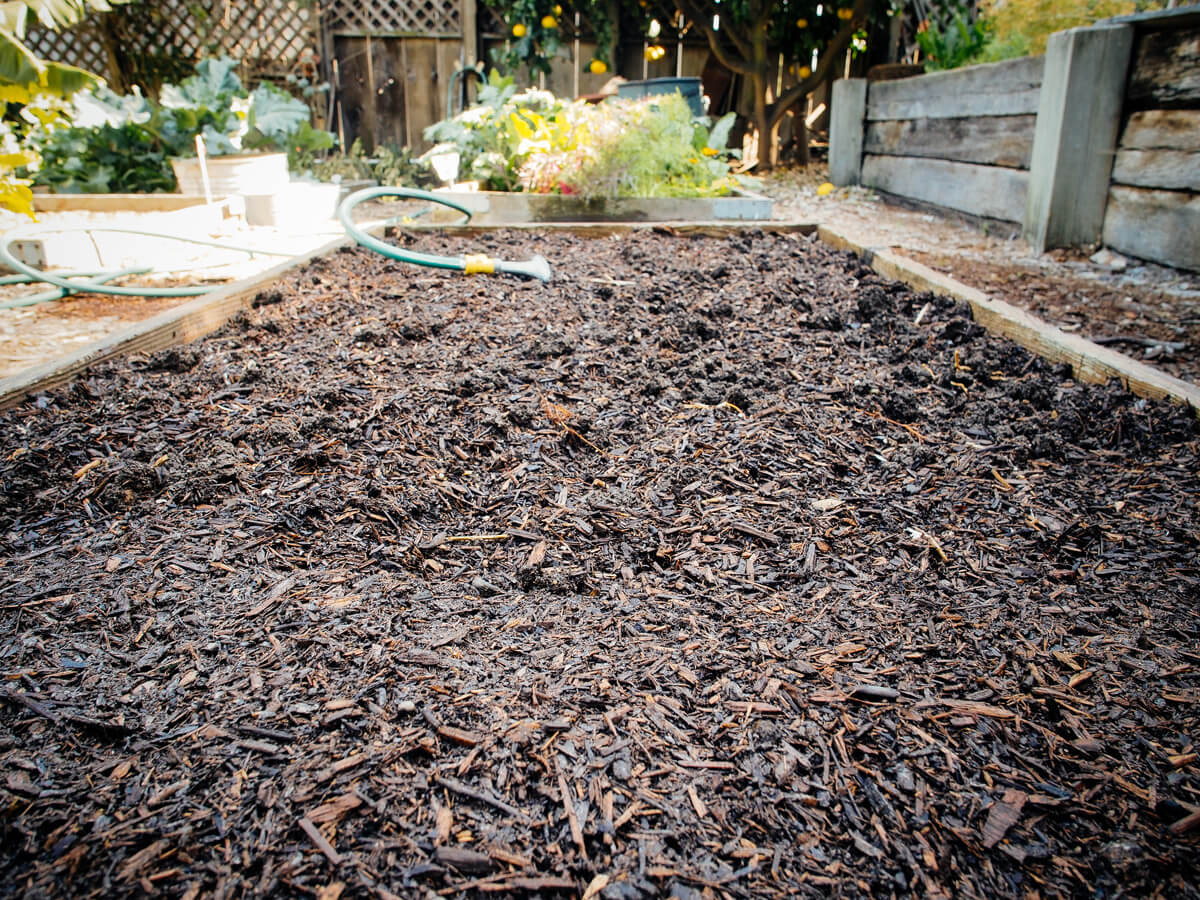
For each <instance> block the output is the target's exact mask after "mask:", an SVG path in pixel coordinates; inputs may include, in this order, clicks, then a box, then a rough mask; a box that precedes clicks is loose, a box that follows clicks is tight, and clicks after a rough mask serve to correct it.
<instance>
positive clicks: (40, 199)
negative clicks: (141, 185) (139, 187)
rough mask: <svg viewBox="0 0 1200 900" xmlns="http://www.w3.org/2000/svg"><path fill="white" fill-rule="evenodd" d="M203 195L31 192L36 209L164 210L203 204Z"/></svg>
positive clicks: (62, 210) (40, 210)
mask: <svg viewBox="0 0 1200 900" xmlns="http://www.w3.org/2000/svg"><path fill="white" fill-rule="evenodd" d="M204 203H205V200H204V195H203V194H34V195H33V208H34V210H35V211H36V212H166V211H171V210H176V209H187V208H190V207H193V206H203V205H204Z"/></svg>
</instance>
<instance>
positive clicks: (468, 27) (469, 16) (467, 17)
mask: <svg viewBox="0 0 1200 900" xmlns="http://www.w3.org/2000/svg"><path fill="white" fill-rule="evenodd" d="M478 2H479V0H461V5H460V6H459V12H458V19H459V23H460V25H461V26H462V42H463V67H464V68H468V69H469V68H471V67H472V66H474V65H475V58H476V56H477V55H478V53H479V30H478V27H477V25H476V22H477V18H476V12H477V11H478V6H477V4H478Z"/></svg>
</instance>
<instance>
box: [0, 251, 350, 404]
mask: <svg viewBox="0 0 1200 900" xmlns="http://www.w3.org/2000/svg"><path fill="white" fill-rule="evenodd" d="M349 243H350V239H349V238H348V237H340V238H337V239H335V240H333V241H330V242H328V243H326V244H323V245H321V246H320V247H318V248H316V249H315V250H312V251H310V252H308V253H304V254H301V255H300V256H293V257H291V258H290V259H287V260H285V261H284V262H281V263H279V264H278V265H276V266H272V267H271V268H269V269H267V270H266V271H264V272H260V273H259V274H257V275H253V276H251V277H249V278H244V279H242V280H241V281H235V282H233V283H232V284H228V285H226V286H225V287H222V288H218V289H217V290H215V291H213V292H212V293H209V294H201V295H200V296H198V297H196V298H194V299H193V300H189V301H187V302H186V303H183V304H182V305H180V306H177V307H175V308H174V309H168V310H166V311H165V312H161V313H159V314H158V315H157V316H154V317H152V318H150V319H146V320H145V321H144V322H137V323H135V324H133V325H130V326H129V327H128V328H125V329H122V330H121V331H118V332H117V333H116V334H112V335H109V336H108V337H106V338H103V339H102V340H99V341H96V342H95V343H92V344H89V345H88V346H86V347H84V348H82V349H81V350H78V351H76V352H75V353H72V354H70V355H69V356H65V357H62V358H61V359H57V360H54V361H52V362H49V363H45V364H44V365H40V366H35V367H33V368H32V369H26V370H25V371H23V372H18V373H17V374H16V375H10V376H8V377H7V378H0V409H7V408H8V407H10V406H16V405H17V404H18V403H20V402H21V401H22V400H24V399H25V398H26V397H28V396H29V395H30V394H37V393H40V392H41V391H45V390H49V389H50V388H53V387H58V386H59V385H61V384H66V383H67V382H68V381H71V380H72V379H74V378H75V377H76V376H78V375H81V374H82V373H83V372H85V371H87V369H88V368H89V367H90V366H94V365H96V364H97V363H101V362H105V361H106V360H110V359H114V358H116V357H118V356H126V355H128V354H130V353H153V352H154V351H155V350H162V349H163V348H165V347H171V346H174V345H176V344H185V343H188V342H190V341H194V340H196V338H200V337H204V336H205V335H206V334H211V333H212V332H214V331H216V330H217V329H218V328H220V327H221V326H222V325H224V324H225V323H226V322H228V321H229V319H231V318H232V317H233V316H234V314H235V313H237V312H238V310H241V309H244V308H246V307H247V306H249V305H250V303H251V301H253V299H254V297H255V295H256V294H258V293H259V292H260V291H262V290H263V289H264V288H266V287H269V286H270V285H271V284H273V283H274V282H275V281H276V280H278V278H279V277H280V276H281V275H283V274H284V273H286V272H289V271H291V270H292V269H294V268H296V267H298V266H302V265H304V264H305V263H308V262H311V261H312V260H314V259H316V258H317V257H319V256H324V255H325V254H327V253H332V252H333V251H334V250H336V249H337V248H339V247H342V246H344V245H346V244H349Z"/></svg>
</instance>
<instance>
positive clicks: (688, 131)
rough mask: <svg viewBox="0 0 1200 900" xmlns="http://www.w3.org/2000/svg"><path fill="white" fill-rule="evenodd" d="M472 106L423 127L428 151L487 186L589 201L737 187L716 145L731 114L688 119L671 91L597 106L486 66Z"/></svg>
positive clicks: (727, 154)
mask: <svg viewBox="0 0 1200 900" xmlns="http://www.w3.org/2000/svg"><path fill="white" fill-rule="evenodd" d="M479 101H480V102H479V104H478V105H476V106H474V107H472V108H470V109H468V110H466V111H465V112H463V113H460V114H459V115H457V116H455V117H454V118H453V119H447V120H445V121H442V122H438V123H437V124H435V125H432V126H430V127H429V128H428V129H426V131H425V137H426V139H427V140H431V141H436V142H438V143H437V145H436V146H435V147H434V149H433V150H431V151H429V153H428V154H426V155H427V156H429V155H432V154H434V153H437V152H441V151H443V150H447V149H451V148H453V149H456V150H457V151H458V152H459V154H460V162H459V170H460V172H462V173H463V175H464V176H465V177H467V178H472V179H475V180H478V181H479V182H480V184H481V186H482V187H484V188H486V189H489V190H499V191H516V190H526V191H532V192H538V193H563V194H576V195H579V196H582V197H585V198H594V197H621V196H644V197H667V196H715V195H719V194H724V193H728V192H729V190H731V189H732V188H733V187H735V186H736V184H737V180H736V179H735V178H733V177H732V176H731V173H730V160H731V159H733V158H734V157H736V156H737V153H736V152H734V151H730V150H727V149H726V147H725V145H726V143H727V142H728V139H729V132H730V129H731V128H732V126H733V122H734V118H735V117H734V116H733V115H732V114H730V115H728V116H725V117H724V118H723V119H721V120H720V121H719V122H717V123H716V124H715V125H711V124H710V122H709V120H708V119H705V118H700V119H696V118H693V117H692V114H691V110H690V107H689V106H688V104H687V101H685V100H684V99H683V97H681V96H680V95H679V94H671V95H668V96H659V97H652V98H647V99H644V100H636V101H635V100H616V99H610V100H609V101H608V102H605V103H602V104H598V105H595V104H590V103H586V102H583V101H577V102H575V103H564V102H563V101H561V100H559V99H558V98H556V97H554V96H553V95H551V94H548V93H546V92H545V91H523V92H521V93H517V92H516V90H515V89H514V88H513V86H512V79H511V78H507V77H500V76H498V75H497V74H496V73H495V72H493V73H492V74H491V75H490V76H489V79H488V83H487V85H486V87H484V88H482V89H481V90H480V93H479Z"/></svg>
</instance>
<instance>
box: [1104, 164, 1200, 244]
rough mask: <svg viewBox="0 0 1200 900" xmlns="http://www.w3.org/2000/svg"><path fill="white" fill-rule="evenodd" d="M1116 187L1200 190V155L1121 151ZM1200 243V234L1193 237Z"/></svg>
mask: <svg viewBox="0 0 1200 900" xmlns="http://www.w3.org/2000/svg"><path fill="white" fill-rule="evenodd" d="M1112 182H1113V184H1126V185H1133V186H1134V187H1148V188H1163V189H1166V190H1168V191H1200V153H1196V152H1190V151H1187V150H1118V151H1117V158H1116V161H1115V162H1114V163H1113V170H1112ZM1193 238H1194V239H1195V240H1196V241H1197V242H1198V243H1200V235H1193Z"/></svg>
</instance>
